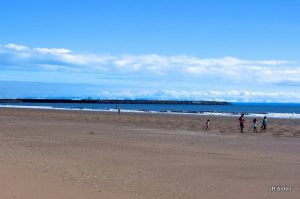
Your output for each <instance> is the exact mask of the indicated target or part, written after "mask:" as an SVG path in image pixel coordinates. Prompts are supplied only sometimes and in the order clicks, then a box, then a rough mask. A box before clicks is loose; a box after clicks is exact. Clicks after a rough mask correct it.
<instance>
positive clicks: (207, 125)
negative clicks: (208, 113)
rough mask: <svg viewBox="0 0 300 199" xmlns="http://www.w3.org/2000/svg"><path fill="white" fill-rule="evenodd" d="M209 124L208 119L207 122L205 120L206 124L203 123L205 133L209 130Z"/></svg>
mask: <svg viewBox="0 0 300 199" xmlns="http://www.w3.org/2000/svg"><path fill="white" fill-rule="evenodd" d="M209 122H210V120H209V119H208V120H206V123H205V126H206V128H205V130H206V131H207V130H208V129H209Z"/></svg>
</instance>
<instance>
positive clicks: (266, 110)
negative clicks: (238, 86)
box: [0, 102, 300, 119]
mask: <svg viewBox="0 0 300 199" xmlns="http://www.w3.org/2000/svg"><path fill="white" fill-rule="evenodd" d="M1 107H2V108H5V107H11V108H31V109H54V110H74V111H76V110H84V111H106V112H117V109H116V107H119V108H120V109H121V112H139V113H157V114H193V115H222V116H237V115H240V114H241V113H243V114H245V115H248V116H252V117H264V116H267V117H271V118H286V119H300V103H232V104H230V105H183V104H99V103H94V104H93V103H29V102H26V103H24V102H23V103H0V108H1Z"/></svg>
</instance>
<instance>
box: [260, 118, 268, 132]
mask: <svg viewBox="0 0 300 199" xmlns="http://www.w3.org/2000/svg"><path fill="white" fill-rule="evenodd" d="M267 125H268V120H267V116H265V117H264V119H263V121H262V125H261V131H260V132H263V131H265V132H267Z"/></svg>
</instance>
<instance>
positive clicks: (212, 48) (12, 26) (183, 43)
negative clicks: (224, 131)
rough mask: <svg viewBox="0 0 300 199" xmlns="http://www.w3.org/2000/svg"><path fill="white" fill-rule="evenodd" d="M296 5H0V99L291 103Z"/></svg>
mask: <svg viewBox="0 0 300 199" xmlns="http://www.w3.org/2000/svg"><path fill="white" fill-rule="evenodd" d="M299 22H300V1H298V0H285V1H282V0H223V1H220V0H141V1H138V0H110V1H106V0H85V1H82V0H26V1H22V0H9V1H0V98H20V97H25V98H97V99H175V100H221V101H223V100H226V101H232V102H296V103H300V26H299Z"/></svg>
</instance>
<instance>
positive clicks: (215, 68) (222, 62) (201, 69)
mask: <svg viewBox="0 0 300 199" xmlns="http://www.w3.org/2000/svg"><path fill="white" fill-rule="evenodd" d="M0 57H1V60H0V64H1V63H2V67H5V68H6V69H7V68H8V69H14V70H27V69H31V70H34V69H39V70H51V71H65V72H103V71H106V72H107V73H110V74H113V73H119V72H120V73H122V74H126V73H137V74H144V75H145V74H146V75H152V76H155V75H166V76H168V75H169V74H175V76H176V75H178V76H183V75H185V76H187V77H188V76H191V75H192V76H195V77H203V78H209V77H215V78H219V79H227V80H234V81H246V82H251V81H257V82H261V83H280V82H296V83H297V82H300V66H296V65H295V64H296V63H295V62H293V61H286V60H245V59H239V58H236V57H229V56H226V57H221V58H200V57H195V56H186V55H173V56H163V55H158V54H142V55H96V54H84V53H75V52H73V51H72V50H70V49H65V48H30V47H27V46H23V45H18V44H13V43H9V44H7V45H4V46H0ZM0 69H1V65H0Z"/></svg>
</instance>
